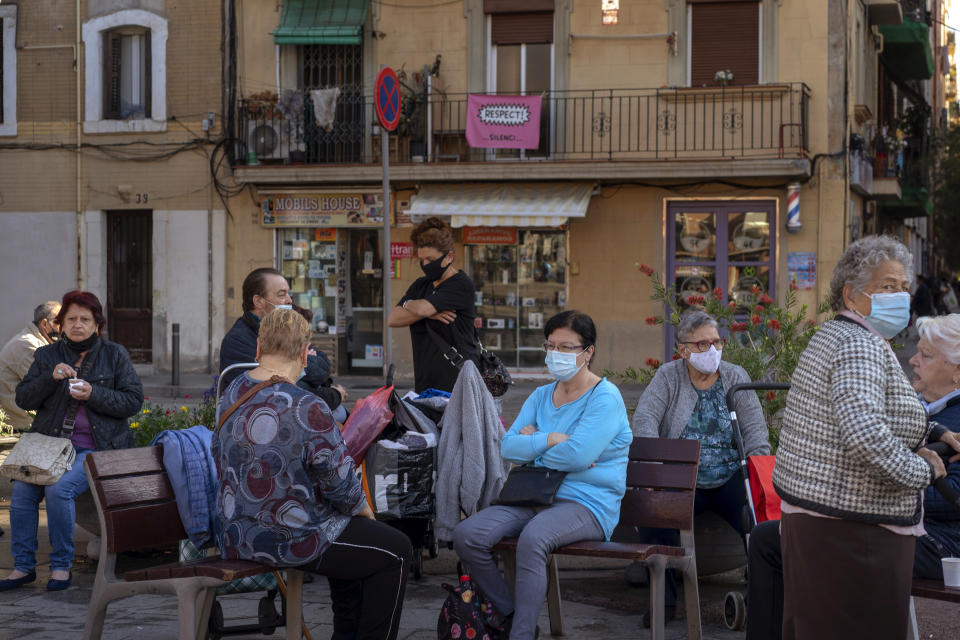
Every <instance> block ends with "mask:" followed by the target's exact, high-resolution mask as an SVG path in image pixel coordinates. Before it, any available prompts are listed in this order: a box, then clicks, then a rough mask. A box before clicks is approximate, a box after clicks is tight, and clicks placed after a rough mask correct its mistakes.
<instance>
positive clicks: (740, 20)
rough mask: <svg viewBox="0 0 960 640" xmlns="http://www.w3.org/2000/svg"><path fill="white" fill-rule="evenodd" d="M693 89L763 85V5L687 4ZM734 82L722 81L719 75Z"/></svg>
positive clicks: (707, 0)
mask: <svg viewBox="0 0 960 640" xmlns="http://www.w3.org/2000/svg"><path fill="white" fill-rule="evenodd" d="M688 7H689V12H690V14H689V17H690V39H689V42H690V62H689V64H690V86H692V87H699V86H702V85H721V84H728V85H744V84H757V83H758V82H759V81H760V3H759V2H757V1H751V2H716V1H715V0H688ZM727 71H729V72H730V74H732V76H733V77H732V78H729V79H727V80H721V79H720V78H719V77H718V72H724V73H726V72H727Z"/></svg>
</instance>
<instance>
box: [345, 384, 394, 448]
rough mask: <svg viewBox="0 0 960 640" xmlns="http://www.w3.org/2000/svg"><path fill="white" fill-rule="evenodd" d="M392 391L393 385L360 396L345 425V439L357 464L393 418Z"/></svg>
mask: <svg viewBox="0 0 960 640" xmlns="http://www.w3.org/2000/svg"><path fill="white" fill-rule="evenodd" d="M391 393H393V385H389V386H386V387H380V388H379V389H377V390H376V391H374V392H373V393H371V394H370V395H369V396H367V397H366V398H360V399H359V400H357V403H356V405H354V407H353V412H352V413H351V414H350V417H348V418H347V422H346V423H345V424H344V425H343V441H344V443H346V445H347V453H348V454H350V457H351V458H353V461H354V464H355V466H356V465H359V463H360V461H361V460H363V456H364V454H365V453H366V452H367V448H368V447H369V446H370V443H371V442H373V441H374V440H376V439H377V436H378V435H380V432H381V431H383V428H384V427H386V426H387V425H388V424H389V423H390V421H391V420H393V411H391V410H390V394H391Z"/></svg>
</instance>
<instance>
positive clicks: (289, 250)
mask: <svg viewBox="0 0 960 640" xmlns="http://www.w3.org/2000/svg"><path fill="white" fill-rule="evenodd" d="M279 250H280V271H281V273H283V275H284V277H285V278H286V279H287V281H288V282H289V283H290V297H291V298H293V304H295V305H297V306H299V307H303V308H304V309H307V310H309V311H310V312H311V313H312V314H313V318H312V319H311V321H310V329H311V330H312V331H313V333H314V339H313V340H312V343H313V344H314V345H316V346H317V347H319V348H321V349H323V351H324V352H325V353H326V354H327V356H328V357H329V358H330V361H331V362H332V363H335V362H336V361H337V344H336V327H337V308H338V305H337V278H338V275H337V235H336V230H335V229H283V230H281V234H280V247H279Z"/></svg>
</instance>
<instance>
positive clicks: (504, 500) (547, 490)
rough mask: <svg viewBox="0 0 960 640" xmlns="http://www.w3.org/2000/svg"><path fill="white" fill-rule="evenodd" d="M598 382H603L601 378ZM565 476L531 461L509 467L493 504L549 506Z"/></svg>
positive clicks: (584, 404)
mask: <svg viewBox="0 0 960 640" xmlns="http://www.w3.org/2000/svg"><path fill="white" fill-rule="evenodd" d="M600 382H603V380H601V381H600ZM600 382H598V383H597V384H595V385H593V389H590V394H589V395H588V396H587V402H589V401H590V396H592V395H593V392H594V391H595V390H596V388H597V386H598V385H599V384H600ZM587 402H584V403H583V409H582V410H581V411H580V417H581V418H582V417H583V412H584V411H586V410H587ZM578 420H579V418H578ZM566 476H567V472H566V471H557V470H556V469H549V468H547V467H536V466H534V465H533V464H531V463H528V464H525V465H521V466H517V467H514V468H512V469H510V473H509V475H507V480H506V482H504V483H503V488H501V489H500V495H499V496H498V497H497V499H496V500H494V501H493V504H502V505H507V506H511V507H549V506H550V505H552V504H553V499H554V497H556V495H557V491H558V490H559V489H560V485H561V484H562V483H563V479H564V478H565V477H566Z"/></svg>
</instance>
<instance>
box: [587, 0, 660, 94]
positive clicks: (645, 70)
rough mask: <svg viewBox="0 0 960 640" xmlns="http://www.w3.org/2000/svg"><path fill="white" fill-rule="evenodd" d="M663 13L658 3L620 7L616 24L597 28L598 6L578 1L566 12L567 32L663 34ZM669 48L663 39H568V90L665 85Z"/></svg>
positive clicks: (644, 0)
mask: <svg viewBox="0 0 960 640" xmlns="http://www.w3.org/2000/svg"><path fill="white" fill-rule="evenodd" d="M667 18H668V15H667V11H666V7H665V3H664V2H663V0H631V1H630V2H621V3H620V22H619V24H616V25H607V26H604V25H601V24H600V3H599V2H595V1H593V0H580V1H578V2H575V3H574V7H573V12H572V13H571V14H570V33H571V34H572V35H574V36H576V35H602V36H604V37H605V38H607V37H608V36H617V35H629V34H652V33H666V32H668V31H669V30H670V29H669V28H668V26H667ZM668 52H669V47H668V45H667V43H666V39H665V38H657V39H653V40H636V39H617V38H609V39H603V40H588V39H578V38H576V37H574V38H573V39H572V48H571V50H570V88H571V89H601V88H602V89H616V88H629V89H636V88H649V87H660V86H664V85H666V84H667V63H668V58H669V54H668Z"/></svg>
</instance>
